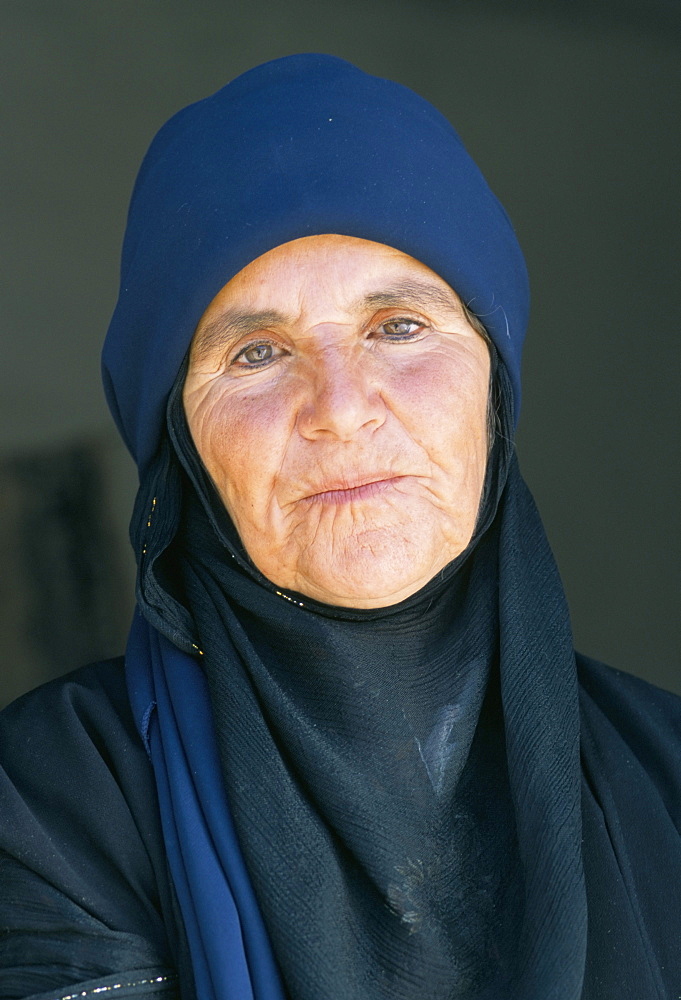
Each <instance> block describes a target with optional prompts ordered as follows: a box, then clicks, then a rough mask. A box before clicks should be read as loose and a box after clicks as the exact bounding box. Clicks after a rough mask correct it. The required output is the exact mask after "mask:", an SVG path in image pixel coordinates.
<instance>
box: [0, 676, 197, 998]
mask: <svg viewBox="0 0 681 1000" xmlns="http://www.w3.org/2000/svg"><path fill="white" fill-rule="evenodd" d="M0 758H1V763H2V771H1V772H0V786H1V787H0V997H1V998H2V1000H7V998H10V997H25V996H29V995H31V996H32V995H34V994H35V995H36V996H38V995H39V996H40V997H41V998H42V996H43V994H45V996H46V997H47V996H49V997H50V998H52V997H54V998H55V1000H56V998H57V997H62V996H66V995H67V994H69V993H72V992H73V987H75V986H76V984H78V989H79V991H80V990H85V989H94V988H95V987H105V986H108V987H113V986H116V987H117V988H116V990H115V995H116V996H117V997H118V998H119V1000H127V998H128V997H131V998H132V997H145V998H146V997H149V998H152V997H153V998H154V1000H156V998H158V1000H171V998H176V997H177V996H179V987H178V977H179V979H180V980H181V981H182V997H183V1000H184V998H191V997H192V996H193V993H192V987H191V972H190V966H189V961H188V956H187V952H186V945H185V941H184V931H183V928H182V924H181V921H180V919H179V911H178V909H177V906H176V902H175V898H174V892H173V888H172V885H171V883H170V880H169V877H168V871H167V864H166V857H165V848H164V844H163V838H162V834H161V829H160V824H159V819H158V810H157V798H156V785H155V781H154V776H153V773H152V771H151V767H150V764H149V761H148V758H147V755H146V753H145V751H144V748H143V747H142V745H141V742H140V739H139V736H138V735H137V731H136V729H135V726H134V722H133V719H132V716H131V713H130V707H129V704H128V697H127V691H126V688H125V681H124V675H123V670H122V661H121V660H116V661H108V662H105V663H100V664H96V665H94V666H91V667H86V668H84V669H81V670H79V671H76V672H75V673H73V674H71V675H69V676H67V677H66V678H64V679H59V680H56V681H53V682H51V683H49V684H46V685H44V686H43V687H41V688H38V689H37V690H36V691H33V692H31V693H30V694H28V695H26V696H24V697H23V698H20V699H19V700H18V701H16V702H14V704H13V705H11V706H9V708H7V709H5V711H4V712H3V713H2V722H1V724H0ZM120 984H123V985H120ZM45 991H47V993H45ZM112 992H113V990H112ZM96 995H97V996H98V997H99V996H101V997H106V996H107V993H106V992H102V993H98V994H96Z"/></svg>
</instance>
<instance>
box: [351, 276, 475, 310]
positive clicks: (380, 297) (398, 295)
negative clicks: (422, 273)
mask: <svg viewBox="0 0 681 1000" xmlns="http://www.w3.org/2000/svg"><path fill="white" fill-rule="evenodd" d="M419 302H420V303H423V304H424V305H429V306H436V307H437V308H439V309H452V308H453V309H457V308H458V309H460V308H461V302H460V300H459V297H458V295H457V294H456V292H455V291H454V289H449V290H447V289H446V288H441V287H440V286H439V285H435V284H433V283H432V282H430V281H419V280H418V279H415V278H407V279H404V280H403V281H398V282H395V283H394V284H392V285H389V286H388V287H387V288H382V289H381V290H380V291H377V292H370V293H369V294H368V295H365V296H363V297H362V299H360V301H359V303H358V304H359V305H364V306H371V307H373V308H374V309H391V308H393V306H402V305H409V304H411V303H414V304H416V303H419Z"/></svg>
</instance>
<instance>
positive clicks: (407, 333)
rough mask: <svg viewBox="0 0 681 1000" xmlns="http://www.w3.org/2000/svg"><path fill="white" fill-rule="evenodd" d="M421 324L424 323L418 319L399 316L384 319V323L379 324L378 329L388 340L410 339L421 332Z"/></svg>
mask: <svg viewBox="0 0 681 1000" xmlns="http://www.w3.org/2000/svg"><path fill="white" fill-rule="evenodd" d="M423 326H424V324H423V323H421V322H420V321H419V320H416V319H407V318H406V317H400V318H398V319H389V320H386V322H385V323H381V324H380V326H379V327H378V329H379V330H380V331H382V333H383V336H384V337H386V338H387V339H388V340H410V339H411V338H413V337H415V336H417V334H419V333H420V332H421V330H422V329H423Z"/></svg>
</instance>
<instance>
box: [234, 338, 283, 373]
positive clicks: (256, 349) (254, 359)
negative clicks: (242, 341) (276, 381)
mask: <svg viewBox="0 0 681 1000" xmlns="http://www.w3.org/2000/svg"><path fill="white" fill-rule="evenodd" d="M276 357H277V355H276V354H275V352H274V347H273V345H272V344H249V345H248V347H244V349H243V350H242V351H239V353H238V354H237V356H236V357H235V358H234V361H235V362H238V363H239V364H241V365H243V366H245V367H251V368H258V367H259V366H260V365H266V364H267V363H268V362H269V361H273V360H274V359H275V358H276Z"/></svg>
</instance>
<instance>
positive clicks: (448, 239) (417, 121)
mask: <svg viewBox="0 0 681 1000" xmlns="http://www.w3.org/2000/svg"><path fill="white" fill-rule="evenodd" d="M322 233H337V234H340V235H344V236H356V237H359V238H362V239H367V240H373V241H374V242H377V243H384V244H386V245H388V246H393V247H396V248H397V249H398V250H401V251H402V252H403V253H406V254H409V255H410V256H412V257H415V258H416V259H417V260H420V261H422V262H423V263H424V264H426V265H428V267H430V268H431V269H432V270H433V271H435V272H436V273H437V274H439V275H440V276H441V277H442V278H444V279H445V281H447V282H448V283H449V284H450V285H451V286H452V288H454V290H455V291H456V292H457V293H458V295H459V296H460V298H461V299H463V301H464V302H465V303H466V305H467V306H468V307H469V309H470V310H471V311H472V312H473V313H475V314H476V315H477V316H479V317H480V319H481V320H482V322H483V324H484V326H485V327H486V329H487V331H488V333H489V335H490V337H491V338H492V340H493V342H494V344H495V345H496V348H497V350H498V351H499V354H500V355H501V358H502V359H503V361H504V364H505V366H506V369H507V371H508V373H509V375H510V378H511V383H512V390H513V404H514V411H515V418H516V421H517V416H518V411H519V405H520V356H521V350H522V343H523V338H524V336H525V330H526V326H527V315H528V284H527V274H526V270H525V263H524V260H523V256H522V253H521V250H520V247H519V246H518V243H517V240H516V237H515V234H514V232H513V229H512V226H511V224H510V222H509V220H508V217H507V215H506V213H505V211H504V209H503V208H502V206H501V205H500V203H499V202H498V201H497V199H496V198H495V196H494V195H493V194H492V192H491V191H490V189H489V187H488V186H487V183H486V181H485V179H484V177H483V176H482V174H481V173H480V171H479V169H478V167H477V166H476V165H475V163H474V162H473V160H472V159H471V158H470V156H469V155H468V153H467V152H466V150H465V149H464V147H463V145H462V143H461V140H460V139H459V137H458V136H457V134H456V132H455V131H454V129H453V128H452V126H451V125H450V124H449V122H448V121H447V120H446V119H445V118H444V117H443V116H442V115H441V114H440V113H439V112H438V111H437V110H436V109H435V108H434V107H432V105H430V104H429V103H428V102H427V101H425V100H424V99H423V98H422V97H419V96H418V95H417V94H415V93H413V92H412V91H411V90H409V89H407V88H406V87H403V86H401V85H400V84H398V83H393V82H392V81H390V80H382V79H379V78H378V77H374V76H369V75H368V74H367V73H364V72H362V71H361V70H359V69H357V68H356V67H354V66H352V65H351V64H350V63H347V62H345V61H344V60H342V59H337V58H334V57H332V56H326V55H297V56H289V57H287V58H284V59H277V60H274V61H273V62H269V63H266V64H265V65H263V66H258V67H256V68H255V69H252V70H250V71H249V72H247V73H244V74H243V76H240V77H238V78H237V79H236V80H234V81H233V82H232V83H230V84H228V85H227V86H226V87H223V88H222V89H221V90H219V91H218V92H217V93H216V94H214V95H212V96H211V97H208V98H206V99H205V100H202V101H199V102H198V103H196V104H193V105H191V106H190V107H188V108H185V109H184V110H183V111H180V112H179V113H178V114H176V115H175V116H174V117H173V118H171V119H170V121H169V122H168V123H167V124H166V125H165V126H164V127H163V128H162V129H161V131H160V132H159V133H158V135H157V136H156V138H155V139H154V141H153V143H152V145H151V148H150V149H149V152H148V153H147V156H146V158H145V160H144V163H143V164H142V168H141V170H140V174H139V177H138V179H137V183H136V186H135V190H134V194H133V198H132V203H131V206H130V214H129V218H128V227H127V231H126V236H125V242H124V247H123V259H122V267H121V288H120V296H119V299H118V304H117V306H116V310H115V313H114V315H113V319H112V321H111V326H110V328H109V334H108V337H107V341H106V344H105V347H104V356H103V369H104V385H105V390H106V394H107V399H108V401H109V406H110V407H111V410H112V412H113V415H114V419H115V420H116V423H117V424H118V427H119V430H120V432H121V434H122V435H123V438H124V440H125V441H126V443H127V445H128V448H129V449H130V451H131V452H132V454H133V456H134V458H135V460H136V461H137V464H138V466H139V467H140V470H143V469H144V468H145V467H146V466H147V465H148V463H149V461H150V460H151V458H152V456H153V455H154V453H155V452H156V449H157V447H158V443H159V439H160V435H161V431H162V427H163V423H164V419H165V406H166V400H167V398H168V395H169V392H170V389H171V387H172V385H173V382H174V381H175V378H176V375H177V372H178V369H179V367H180V364H181V361H182V359H183V357H184V355H185V353H186V351H187V348H188V346H189V342H190V340H191V337H192V334H193V332H194V330H195V328H196V326H197V323H198V321H199V319H200V318H201V315H202V314H203V312H204V310H205V308H206V307H207V305H208V303H209V302H210V301H211V300H212V299H213V297H214V296H215V295H216V293H217V292H218V291H219V290H220V289H221V288H222V286H223V285H224V284H225V283H226V282H227V281H228V280H229V279H230V278H232V277H233V276H234V275H235V274H236V273H237V272H238V271H240V270H241V269H242V268H243V267H245V266H246V264H248V263H249V262H250V261H252V260H254V259H255V258H256V257H259V256H260V255H261V254H263V253H266V252H267V251H268V250H271V249H272V248H273V247H276V246H278V245H280V244H281V243H286V242H288V241H290V240H294V239H298V238H299V237H302V236H311V235H317V234H322Z"/></svg>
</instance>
